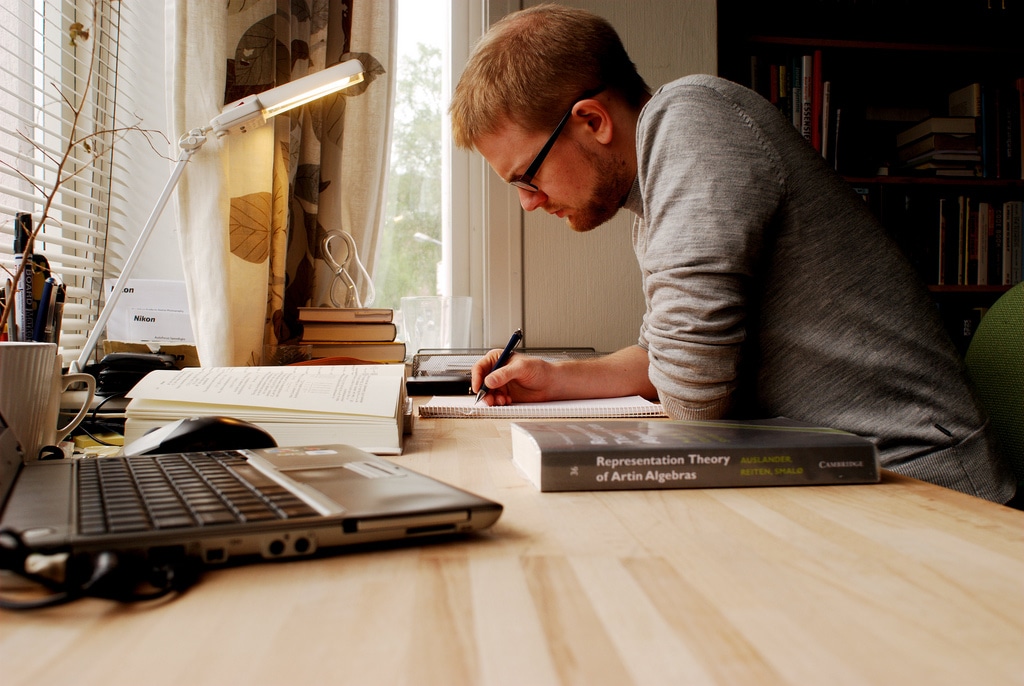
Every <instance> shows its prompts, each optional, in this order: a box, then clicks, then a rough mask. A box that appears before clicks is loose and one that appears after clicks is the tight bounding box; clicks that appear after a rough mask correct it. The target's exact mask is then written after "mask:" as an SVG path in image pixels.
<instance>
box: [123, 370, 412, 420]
mask: <svg viewBox="0 0 1024 686" xmlns="http://www.w3.org/2000/svg"><path fill="white" fill-rule="evenodd" d="M404 380H405V365H400V364H387V365H385V364H381V365H372V364H367V365H322V366H320V365H309V366H296V367H191V368H187V369H183V370H181V371H165V370H160V371H156V372H151V373H150V374H147V375H146V377H145V378H143V379H142V381H140V382H139V383H138V384H136V386H135V387H134V388H133V389H132V390H131V391H130V392H129V393H128V397H130V398H132V399H137V400H146V401H151V402H149V403H147V405H148V406H150V407H152V405H153V404H154V403H155V402H158V401H161V402H173V403H188V404H191V405H220V406H224V407H238V408H241V407H252V408H271V409H275V410H289V411H303V412H307V413H331V414H351V415H368V416H377V417H394V416H395V412H396V409H395V408H396V406H397V404H398V399H399V397H400V396H401V392H402V384H403V383H404Z"/></svg>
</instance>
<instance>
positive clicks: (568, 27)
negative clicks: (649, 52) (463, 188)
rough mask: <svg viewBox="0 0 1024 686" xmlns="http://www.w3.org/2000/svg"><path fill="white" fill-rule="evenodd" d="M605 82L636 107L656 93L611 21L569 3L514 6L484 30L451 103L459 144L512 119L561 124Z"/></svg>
mask: <svg viewBox="0 0 1024 686" xmlns="http://www.w3.org/2000/svg"><path fill="white" fill-rule="evenodd" d="M601 86H603V87H604V88H605V89H607V90H608V91H610V92H613V93H616V94H618V95H619V96H620V97H622V98H624V99H625V100H626V102H627V103H628V104H629V105H630V106H633V107H639V105H640V103H641V102H642V100H643V97H644V95H645V94H649V93H650V88H648V86H647V84H646V83H645V82H644V80H643V78H642V77H641V76H640V75H639V74H638V73H637V71H636V66H635V65H634V64H633V62H632V60H630V58H629V55H628V54H627V53H626V49H625V48H624V47H623V46H622V41H621V40H619V36H618V34H617V33H616V32H615V29H614V28H612V26H611V24H609V23H608V22H607V21H606V20H605V19H603V18H602V17H599V16H597V15H595V14H592V13H591V12H587V11H585V10H580V9H575V8H571V7H565V6H562V5H551V4H547V5H537V6H535V7H531V8H529V9H525V10H522V11H519V12H514V13H512V14H509V15H507V16H506V17H503V18H502V19H501V20H500V21H498V22H497V23H495V24H494V26H492V27H491V29H490V30H489V31H488V32H487V33H486V34H484V36H483V37H482V38H481V39H480V41H479V42H478V43H477V45H476V47H475V48H474V49H473V54H472V55H470V58H469V61H468V63H467V64H466V69H465V70H464V71H463V72H462V76H461V77H460V78H459V83H458V85H457V86H456V87H455V93H454V95H453V96H452V102H451V106H450V107H449V111H450V113H451V117H452V133H453V137H454V140H455V144H456V145H458V146H459V147H462V148H472V147H474V145H475V143H476V141H478V140H479V139H480V138H481V137H482V136H485V135H488V134H491V133H494V132H495V131H496V130H497V129H498V128H499V127H500V126H502V125H503V124H504V123H505V122H506V121H514V122H515V123H517V124H518V125H520V126H522V127H524V128H525V129H527V130H528V131H535V130H536V131H540V130H550V129H553V128H554V127H555V125H556V124H557V123H558V120H559V119H560V118H561V117H562V115H563V114H565V111H566V110H567V109H568V108H569V107H570V105H571V104H572V102H573V101H574V100H575V99H576V98H579V97H581V95H582V94H583V93H584V92H586V91H589V90H592V89H595V88H598V87H601Z"/></svg>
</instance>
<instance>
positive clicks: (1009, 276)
mask: <svg viewBox="0 0 1024 686" xmlns="http://www.w3.org/2000/svg"><path fill="white" fill-rule="evenodd" d="M938 204H939V206H938V227H939V230H938V237H937V242H936V248H937V254H936V255H935V259H934V270H935V271H934V279H933V280H932V283H935V284H938V285H940V286H943V285H962V286H1000V285H1002V286H1010V285H1013V284H1016V283H1019V282H1020V281H1021V279H1022V261H1024V246H1022V235H1021V234H1022V228H1021V227H1022V205H1024V203H1022V201H1020V200H1008V201H1005V202H992V201H988V200H979V199H977V198H975V197H972V196H970V195H959V196H955V197H944V198H940V199H939V201H938Z"/></svg>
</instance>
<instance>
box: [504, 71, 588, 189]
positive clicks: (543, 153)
mask: <svg viewBox="0 0 1024 686" xmlns="http://www.w3.org/2000/svg"><path fill="white" fill-rule="evenodd" d="M603 90H604V86H599V87H598V88H594V89H592V90H589V91H587V92H586V93H584V94H583V95H581V96H580V97H579V98H577V99H576V100H574V101H573V103H572V105H570V106H569V111H568V112H566V113H565V116H564V117H562V121H560V122H558V126H556V127H555V130H554V131H552V132H551V136H550V137H549V138H548V142H547V143H545V144H544V147H543V148H541V149H540V152H539V153H537V156H536V157H534V158H533V162H530V166H529V167H527V168H526V171H525V172H524V173H523V174H521V175H520V176H517V177H516V178H514V179H512V180H511V181H509V183H510V184H512V185H513V186H515V187H516V188H522V189H523V190H524V191H530V192H531V193H536V192H537V191H538V190H540V189H539V188H537V187H536V186H534V185H533V183H531V182H532V181H533V177H534V176H536V175H537V170H538V169H540V165H541V164H542V163H543V162H544V158H545V157H547V156H548V153H549V152H550V151H551V146H552V145H554V144H555V141H556V140H557V139H558V134H560V133H562V129H564V128H565V125H566V123H568V121H569V117H571V116H572V109H573V108H574V107H576V105H577V104H578V103H579V102H580V101H581V100H586V99H587V98H592V97H594V96H595V95H597V94H598V93H600V92H601V91H603Z"/></svg>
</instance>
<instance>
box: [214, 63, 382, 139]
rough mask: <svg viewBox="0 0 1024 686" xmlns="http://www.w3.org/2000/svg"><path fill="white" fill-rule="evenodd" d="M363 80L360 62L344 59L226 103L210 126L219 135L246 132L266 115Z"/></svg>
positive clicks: (279, 111) (258, 124)
mask: <svg viewBox="0 0 1024 686" xmlns="http://www.w3.org/2000/svg"><path fill="white" fill-rule="evenodd" d="M362 80H363V65H362V63H361V62H360V61H359V60H347V61H345V62H341V63H340V64H336V65H334V66H333V67H329V68H327V69H322V70H320V71H318V72H315V73H313V74H308V75H306V76H303V77H302V78H301V79H296V80H295V81H290V82H289V83H286V84H284V85H282V86H278V87H277V88H271V89H270V90H268V91H264V92H263V93H257V94H255V95H250V96H247V97H244V98H242V99H241V100H236V101H235V102H232V103H229V104H228V105H226V106H225V107H224V109H223V110H221V113H220V114H218V115H217V116H216V117H214V118H213V119H211V120H210V127H211V128H212V130H213V133H214V135H215V136H217V137H218V138H220V137H222V136H226V135H228V134H229V133H245V132H246V131H249V130H251V129H255V128H257V127H259V126H263V124H265V123H266V122H267V120H268V119H270V118H271V117H274V116H276V115H278V114H281V113H282V112H287V111H288V110H291V109H294V108H296V107H299V106H301V105H304V104H306V103H307V102H310V101H312V100H316V99H317V98H322V97H324V96H325V95H330V94H331V93H335V92H337V91H340V90H342V89H343V88H348V87H349V86H352V85H355V84H357V83H359V82H360V81H362Z"/></svg>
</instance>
